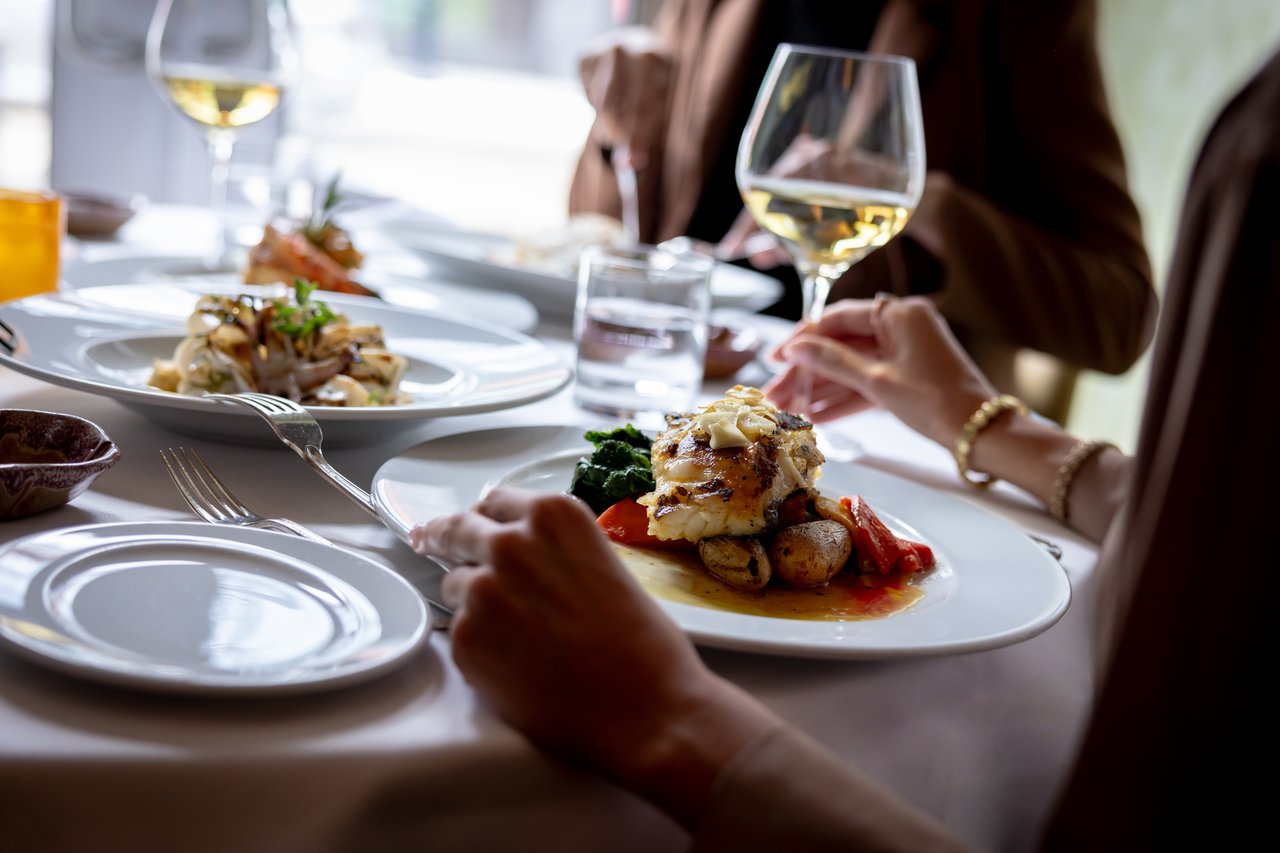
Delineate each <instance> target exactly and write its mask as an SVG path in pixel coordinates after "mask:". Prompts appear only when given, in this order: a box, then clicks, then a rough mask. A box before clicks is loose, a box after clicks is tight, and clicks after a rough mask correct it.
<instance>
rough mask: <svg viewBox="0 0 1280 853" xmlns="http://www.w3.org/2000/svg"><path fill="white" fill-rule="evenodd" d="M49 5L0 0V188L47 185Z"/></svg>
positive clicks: (49, 0) (38, 0)
mask: <svg viewBox="0 0 1280 853" xmlns="http://www.w3.org/2000/svg"><path fill="white" fill-rule="evenodd" d="M52 27H53V0H0V184H3V185H5V186H14V187H41V186H47V185H48V182H49V89H50V63H49V59H50V45H51V43H52Z"/></svg>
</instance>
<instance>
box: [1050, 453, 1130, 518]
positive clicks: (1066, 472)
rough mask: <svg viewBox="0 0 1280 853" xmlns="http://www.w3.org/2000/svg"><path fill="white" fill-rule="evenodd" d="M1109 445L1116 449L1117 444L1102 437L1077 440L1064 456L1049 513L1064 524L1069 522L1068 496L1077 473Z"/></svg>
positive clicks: (1056, 477) (1059, 467) (1056, 476)
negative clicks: (1090, 458)
mask: <svg viewBox="0 0 1280 853" xmlns="http://www.w3.org/2000/svg"><path fill="white" fill-rule="evenodd" d="M1107 447H1110V448H1113V449H1114V448H1115V445H1114V444H1112V443H1111V442H1109V441H1103V440H1102V439H1100V438H1091V439H1089V440H1087V441H1079V442H1076V444H1075V445H1074V446H1073V447H1072V448H1071V449H1070V450H1068V451H1067V455H1066V456H1064V457H1063V458H1062V464H1061V465H1059V466H1058V473H1057V474H1056V475H1054V478H1053V495H1052V497H1050V499H1049V514H1050V515H1052V516H1053V517H1054V518H1055V519H1057V520H1058V521H1059V522H1061V523H1062V524H1066V523H1067V516H1068V515H1069V508H1068V507H1067V498H1068V497H1070V495H1071V485H1072V483H1074V482H1075V479H1076V474H1077V473H1079V471H1080V468H1081V467H1083V466H1084V463H1086V462H1088V461H1089V457H1091V456H1093V454H1095V453H1097V452H1098V451H1099V450H1102V449H1104V448H1107Z"/></svg>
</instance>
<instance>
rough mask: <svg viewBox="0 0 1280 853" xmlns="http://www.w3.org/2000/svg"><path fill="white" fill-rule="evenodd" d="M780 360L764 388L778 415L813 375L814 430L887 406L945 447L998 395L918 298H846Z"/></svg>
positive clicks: (781, 348)
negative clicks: (781, 368) (780, 365)
mask: <svg viewBox="0 0 1280 853" xmlns="http://www.w3.org/2000/svg"><path fill="white" fill-rule="evenodd" d="M774 356H775V357H777V358H781V359H783V360H785V361H786V362H787V363H788V367H787V368H786V370H785V371H784V372H783V373H782V374H780V375H779V376H777V377H775V378H774V379H773V380H771V381H770V382H769V383H768V384H766V385H765V387H764V388H763V389H762V390H764V392H765V395H766V396H767V397H768V398H769V399H770V400H772V401H773V402H774V404H775V405H777V406H779V407H780V408H783V409H787V407H788V406H789V405H791V404H793V403H794V402H797V401H798V399H799V398H798V391H799V388H800V384H801V381H802V373H803V371H810V372H811V373H812V376H813V389H812V396H811V403H810V406H809V410H808V411H807V412H806V414H807V415H808V416H809V417H810V419H811V420H813V421H814V422H815V423H822V422H826V421H831V420H835V419H836V418H839V417H843V416H846V415H849V414H853V413H855V412H859V411H862V410H864V409H867V408H870V407H872V406H881V407H883V408H885V409H888V410H889V411H891V412H893V413H894V414H895V415H897V416H898V418H899V419H901V420H902V421H903V422H904V423H905V424H906V425H907V426H909V427H911V428H912V429H914V430H916V431H917V432H919V433H921V434H923V435H925V436H927V437H929V438H932V439H933V440H934V441H937V442H939V443H940V444H943V445H945V446H947V447H950V446H951V445H952V444H954V443H955V440H956V437H957V436H959V434H960V430H961V429H962V428H963V426H964V424H965V422H966V421H967V420H968V418H969V416H970V415H972V414H973V412H974V411H975V410H976V409H977V408H978V406H980V405H981V404H982V402H983V401H984V400H987V399H989V398H990V397H991V396H992V395H993V394H995V390H994V389H993V388H992V386H991V383H990V382H989V381H987V379H986V377H985V376H983V374H982V372H981V371H979V370H978V368H977V366H975V365H974V363H973V361H972V360H971V359H970V358H969V356H968V355H967V354H966V353H965V352H964V350H963V349H962V348H961V347H960V344H959V342H958V341H956V339H955V336H954V335H952V333H951V330H950V329H949V328H948V327H947V324H946V321H945V320H944V319H943V318H942V315H941V314H939V313H938V310H937V308H936V307H934V304H933V303H932V302H931V301H930V300H928V299H926V298H924V297H919V296H913V297H907V298H905V299H896V298H893V297H885V296H878V297H876V299H875V300H862V299H843V300H840V301H839V302H836V303H834V304H832V305H830V306H828V308H827V309H826V311H825V312H824V313H823V315H822V317H821V319H820V320H819V321H818V323H817V325H816V326H815V325H812V324H809V323H801V324H800V325H798V326H797V328H796V331H795V332H794V333H793V334H792V335H791V337H789V338H788V339H787V340H785V341H783V342H782V343H781V344H779V345H778V346H777V347H776V348H775V350H774Z"/></svg>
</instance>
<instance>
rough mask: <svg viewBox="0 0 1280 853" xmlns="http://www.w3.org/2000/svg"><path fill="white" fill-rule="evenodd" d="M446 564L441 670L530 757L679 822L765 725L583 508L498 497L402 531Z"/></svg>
mask: <svg viewBox="0 0 1280 853" xmlns="http://www.w3.org/2000/svg"><path fill="white" fill-rule="evenodd" d="M411 541H412V543H413V547H414V548H415V549H416V550H417V551H418V552H419V553H423V554H429V555H433V556H439V557H443V558H445V559H448V560H450V561H451V562H453V563H454V564H456V566H457V567H456V568H455V569H454V570H452V571H451V572H450V573H449V576H448V577H447V578H446V579H445V583H444V594H445V599H446V601H447V602H448V603H449V604H450V606H452V607H453V608H454V609H455V615H454V618H453V622H452V627H451V629H450V631H451V635H452V644H453V656H454V660H455V661H456V662H457V664H458V668H459V669H460V670H461V671H462V673H463V675H464V676H465V677H466V678H467V680H468V682H469V683H470V684H471V685H472V686H473V687H474V688H475V689H476V691H477V692H479V693H480V694H482V695H483V696H485V697H486V698H487V699H489V701H491V702H492V703H493V704H494V706H495V707H496V708H497V710H498V712H499V713H500V714H501V715H502V716H503V717H505V718H506V719H507V720H509V721H510V722H511V723H512V724H513V725H514V726H516V727H517V728H519V729H521V730H522V731H524V732H525V734H527V735H528V736H529V738H530V739H531V740H532V741H533V742H534V743H535V744H537V745H538V746H540V747H542V748H543V749H546V750H547V751H549V752H552V753H554V754H557V755H560V756H562V757H565V758H569V759H571V760H574V761H577V762H579V763H582V764H585V765H587V766H588V767H591V768H594V769H596V770H598V771H600V772H603V773H605V774H606V775H607V776H609V777H611V778H613V779H615V780H616V781H618V782H620V783H622V784H624V785H626V786H628V787H630V788H632V789H633V790H635V791H637V792H638V793H640V794H641V795H643V796H646V797H648V798H649V799H651V800H653V801H654V802H655V803H657V804H658V805H659V806H661V807H663V808H666V809H667V810H668V811H669V812H670V813H671V814H673V815H674V816H675V817H676V818H677V819H680V820H683V821H685V822H691V821H693V820H694V819H695V818H696V815H697V814H698V813H699V811H700V809H701V807H702V804H703V803H704V802H705V801H706V799H707V797H708V796H709V794H710V791H711V786H712V783H713V782H714V780H715V777H716V774H718V773H719V771H720V769H721V768H722V767H723V766H724V764H726V763H727V762H728V761H729V759H730V758H732V756H733V755H734V754H735V753H736V752H737V750H738V749H739V748H741V747H742V746H743V745H744V744H745V743H746V742H747V741H748V740H750V739H752V738H753V737H755V736H756V735H757V734H759V733H761V732H762V731H764V730H765V729H767V728H770V727H771V726H772V725H774V724H776V721H775V720H774V718H773V717H772V715H770V714H769V713H768V712H767V711H765V710H764V709H763V708H762V707H760V706H759V705H758V704H757V703H755V702H754V700H752V699H750V698H749V697H747V696H746V695H745V694H742V693H741V692H740V691H738V690H737V689H736V688H734V687H732V686H731V685H729V684H727V683H726V682H724V681H722V680H721V679H719V678H718V677H716V676H715V675H713V674H712V673H711V672H710V671H709V670H707V669H706V667H704V666H703V664H702V661H701V660H700V659H699V657H698V655H697V654H696V652H695V651H694V648H693V645H692V644H691V643H690V642H689V640H688V638H687V637H685V635H684V634H683V633H682V632H681V631H680V630H679V629H678V628H677V627H676V626H675V625H674V624H673V623H672V622H671V621H670V620H669V619H668V618H667V617H666V615H665V614H664V613H663V612H662V611H661V610H660V609H659V608H658V606H657V604H656V603H655V602H654V601H653V599H651V598H650V597H649V596H648V594H646V593H645V592H644V591H643V590H642V589H641V588H640V586H639V584H638V583H637V582H636V580H635V579H634V578H633V577H632V575H631V574H630V572H628V571H627V570H626V568H625V567H624V566H623V565H622V564H621V562H620V561H619V559H618V557H617V555H616V554H615V553H614V551H613V548H612V546H611V545H610V544H609V542H608V540H607V539H606V538H605V537H604V534H603V533H602V532H601V531H600V529H599V528H598V527H597V526H596V524H595V519H594V518H593V517H592V515H591V513H590V511H589V510H588V509H587V508H586V506H585V504H583V503H581V502H580V501H578V500H576V499H575V498H571V497H568V496H566V495H560V494H540V493H533V492H526V491H521V490H517V489H510V488H498V489H494V490H493V491H492V492H490V493H489V495H487V496H486V497H485V498H484V499H483V500H481V501H480V502H479V503H478V504H477V505H476V506H475V507H474V508H473V509H471V510H470V511H468V512H464V513H460V514H458V515H453V516H448V517H443V518H438V519H434V520H432V521H429V522H427V523H426V524H423V525H421V526H419V527H417V528H415V529H414V531H413V532H412V535H411Z"/></svg>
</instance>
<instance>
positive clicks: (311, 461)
mask: <svg viewBox="0 0 1280 853" xmlns="http://www.w3.org/2000/svg"><path fill="white" fill-rule="evenodd" d="M300 455H301V456H302V458H303V459H304V460H306V463H307V464H308V465H310V466H311V467H312V468H313V469H314V470H315V471H316V472H317V473H318V474H320V476H322V477H324V478H325V479H326V480H328V481H329V482H330V483H332V484H333V485H334V486H335V487H336V488H337V489H338V491H340V492H342V493H343V494H345V495H346V496H347V497H349V498H351V500H353V501H355V502H356V503H357V504H359V505H360V507H361V509H363V510H364V511H365V512H367V513H369V515H372V516H373V517H374V518H376V519H378V521H382V516H380V515H378V508H377V506H375V505H374V503H373V496H372V495H370V494H369V493H368V492H366V491H365V490H364V489H362V488H360V487H359V486H357V485H356V484H355V483H353V482H351V481H350V480H348V479H347V478H346V477H344V476H342V474H341V473H339V471H338V469H337V468H334V467H333V466H332V465H330V464H329V463H328V462H327V461H325V458H324V457H323V456H321V455H320V448H318V447H316V446H314V445H311V444H308V445H307V446H306V447H305V448H303V451H302V453H301V454H300Z"/></svg>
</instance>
